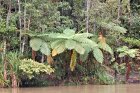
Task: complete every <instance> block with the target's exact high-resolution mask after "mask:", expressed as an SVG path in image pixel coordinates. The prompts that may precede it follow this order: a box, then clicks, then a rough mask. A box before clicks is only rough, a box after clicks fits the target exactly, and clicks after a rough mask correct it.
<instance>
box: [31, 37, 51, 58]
mask: <svg viewBox="0 0 140 93" xmlns="http://www.w3.org/2000/svg"><path fill="white" fill-rule="evenodd" d="M30 47H31V48H32V49H33V50H34V51H38V50H40V51H41V52H42V53H43V54H45V55H50V49H49V46H48V44H47V42H45V41H43V40H42V39H40V38H34V39H31V40H30Z"/></svg>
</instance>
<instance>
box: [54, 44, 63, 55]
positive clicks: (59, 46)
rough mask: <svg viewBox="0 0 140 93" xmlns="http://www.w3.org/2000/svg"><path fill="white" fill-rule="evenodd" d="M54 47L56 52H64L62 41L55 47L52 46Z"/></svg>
mask: <svg viewBox="0 0 140 93" xmlns="http://www.w3.org/2000/svg"><path fill="white" fill-rule="evenodd" d="M54 49H55V50H56V51H57V53H58V54H60V53H62V52H64V51H65V49H66V47H65V43H64V42H61V43H59V44H58V45H57V46H56V47H54Z"/></svg>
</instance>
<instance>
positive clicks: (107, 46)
mask: <svg viewBox="0 0 140 93" xmlns="http://www.w3.org/2000/svg"><path fill="white" fill-rule="evenodd" d="M98 46H99V48H101V49H103V50H105V51H106V52H109V53H110V54H111V55H113V50H112V49H111V47H110V46H109V45H108V44H107V43H105V45H102V43H98Z"/></svg>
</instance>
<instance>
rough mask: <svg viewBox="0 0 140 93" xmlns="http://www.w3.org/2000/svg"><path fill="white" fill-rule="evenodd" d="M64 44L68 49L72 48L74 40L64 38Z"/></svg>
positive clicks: (74, 43)
mask: <svg viewBox="0 0 140 93" xmlns="http://www.w3.org/2000/svg"><path fill="white" fill-rule="evenodd" d="M65 46H66V48H67V49H69V50H71V49H74V48H75V46H76V42H75V41H74V40H66V42H65Z"/></svg>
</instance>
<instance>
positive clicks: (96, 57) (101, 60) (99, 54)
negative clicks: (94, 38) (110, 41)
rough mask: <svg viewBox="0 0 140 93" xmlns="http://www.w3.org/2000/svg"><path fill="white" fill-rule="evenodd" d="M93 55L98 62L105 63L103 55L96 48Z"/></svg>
mask: <svg viewBox="0 0 140 93" xmlns="http://www.w3.org/2000/svg"><path fill="white" fill-rule="evenodd" d="M93 55H94V57H95V59H96V60H97V61H98V62H100V63H103V60H104V58H103V53H102V51H101V50H100V49H99V48H94V50H93Z"/></svg>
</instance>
